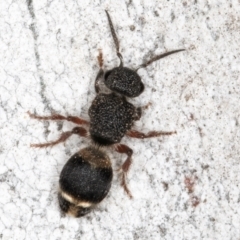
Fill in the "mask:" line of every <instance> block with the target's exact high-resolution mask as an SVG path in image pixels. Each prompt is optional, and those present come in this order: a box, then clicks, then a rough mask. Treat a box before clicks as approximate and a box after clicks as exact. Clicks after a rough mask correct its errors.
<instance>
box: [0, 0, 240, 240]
mask: <svg viewBox="0 0 240 240" xmlns="http://www.w3.org/2000/svg"><path fill="white" fill-rule="evenodd" d="M0 5H1V7H0V56H1V58H0V192H1V196H0V239H4V240H6V239H18V240H20V239H81V240H82V239H84V240H85V239H128V240H129V239H177V240H180V239H186V240H188V239H189V240H190V239H191V240H193V239H225V240H227V239H234V240H237V239H238V240H239V239H240V237H239V236H240V210H239V209H240V208H239V206H240V190H239V183H240V174H239V172H240V164H239V152H240V150H239V149H240V128H239V122H240V109H239V102H240V77H239V72H240V49H239V46H240V19H239V18H240V17H239V16H240V15H239V12H240V2H239V1H230V0H228V1H223V0H219V1H218V0H216V1H196V0H195V1H194V0H193V1H149V0H142V1H136V0H135V1H134V0H132V1H131V0H130V1H110V0H106V1H91V2H90V1H80V0H75V1H72V0H69V1H61V0H59V1H57V0H52V1H44V0H43V1H37V0H32V1H30V0H29V1H25V0H18V1H17V0H13V1H7V0H2V1H1V4H0ZM105 9H107V10H108V11H109V13H110V14H111V17H112V20H113V22H114V25H115V28H116V31H117V35H118V37H119V39H120V47H121V52H122V55H123V57H124V63H125V65H126V66H129V67H132V68H135V67H137V66H139V65H140V64H141V63H142V62H143V61H144V60H146V59H149V58H150V57H151V56H154V55H155V54H160V53H163V52H166V51H170V50H174V49H179V48H185V49H186V51H185V52H181V53H178V54H175V55H172V56H170V57H168V58H165V59H163V60H161V61H159V62H155V63H153V64H152V65H151V66H149V67H147V68H146V69H141V70H140V71H139V74H140V75H141V77H142V79H143V82H144V83H145V91H144V93H143V94H142V95H141V96H140V97H138V98H136V99H133V100H132V102H133V103H134V104H135V105H136V106H143V105H146V104H148V103H149V102H150V103H151V105H150V106H149V108H148V109H146V110H145V111H144V113H143V116H142V119H141V120H140V121H139V122H137V123H136V126H135V129H138V130H141V131H144V132H147V131H148V130H165V131H171V130H176V131H177V134H176V135H172V136H169V137H159V138H154V139H147V140H135V139H129V138H124V139H123V141H122V142H123V143H125V144H127V145H128V146H130V147H131V148H132V149H133V150H134V155H133V165H132V167H131V169H130V172H129V174H128V183H129V188H130V189H131V191H132V194H133V196H134V199H133V200H130V199H129V198H128V197H127V196H126V194H125V193H124V192H123V189H122V188H121V186H120V181H119V179H118V175H117V173H116V174H115V176H114V179H113V184H112V188H111V191H110V193H109V195H108V196H107V197H106V199H105V200H104V201H103V202H102V203H101V204H100V205H99V206H98V207H97V208H96V209H95V210H94V211H93V212H91V213H90V214H89V215H88V216H86V217H84V218H80V219H74V218H71V217H63V216H61V214H60V212H59V209H58V203H57V188H58V176H59V173H60V171H61V169H62V167H63V165H64V164H65V163H66V161H67V159H68V158H70V156H71V155H73V154H74V153H75V152H76V151H78V150H79V149H80V148H82V147H84V146H86V145H87V144H89V140H87V139H81V138H78V137H76V136H73V137H71V139H69V140H68V141H67V142H66V143H65V144H59V145H58V146H56V147H52V148H46V149H34V148H30V147H29V145H30V144H31V143H40V142H47V141H51V140H54V139H56V138H57V137H58V136H59V135H60V134H61V132H63V131H67V130H69V129H71V128H72V127H73V126H74V125H73V124H71V123H68V122H38V121H36V120H33V119H30V118H29V117H28V115H27V114H26V112H27V111H30V112H36V113H37V114H40V115H48V114H50V113H51V112H57V113H60V114H62V115H68V114H71V115H79V116H82V117H84V118H86V119H87V118H88V115H87V110H88V108H89V106H90V104H91V101H92V100H93V98H94V96H95V92H94V80H95V77H96V74H97V71H98V64H97V55H98V49H102V51H103V56H104V68H105V69H111V68H113V67H114V66H117V65H118V64H119V61H118V58H117V57H116V54H115V49H114V44H113V40H112V37H111V35H110V32H109V26H108V22H107V18H106V15H105V12H104V10H105ZM108 154H109V156H110V157H111V159H112V162H113V168H114V169H117V167H119V166H120V164H121V163H122V162H123V161H124V159H125V156H122V155H120V154H117V153H115V152H113V151H111V150H109V151H108Z"/></svg>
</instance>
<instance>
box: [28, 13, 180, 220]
mask: <svg viewBox="0 0 240 240" xmlns="http://www.w3.org/2000/svg"><path fill="white" fill-rule="evenodd" d="M106 14H107V18H108V22H109V25H110V30H111V34H112V36H113V40H114V43H115V47H116V53H117V56H118V57H119V59H120V65H119V67H115V68H113V69H112V70H109V71H106V72H105V73H104V71H103V58H102V53H101V52H100V54H99V57H98V63H99V67H100V70H99V72H98V74H97V77H96V80H95V90H96V93H97V95H96V97H95V99H94V100H93V102H92V104H91V106H90V108H89V111H88V114H89V117H90V120H89V121H87V120H84V119H82V118H79V117H76V116H67V117H65V116H62V115H58V114H53V115H51V116H37V115H35V114H30V113H29V116H30V117H31V118H35V119H38V120H67V121H71V122H73V123H75V124H78V125H80V126H78V127H74V128H73V129H72V131H68V132H64V133H62V135H61V136H60V138H59V139H58V140H56V141H53V142H49V143H42V144H32V145H31V147H40V148H42V147H48V146H53V145H56V144H58V143H61V142H64V141H66V140H67V139H68V138H69V137H70V136H71V135H73V134H77V135H79V136H81V137H88V136H89V137H90V139H91V141H92V143H91V144H90V146H89V147H87V148H83V149H81V150H80V151H79V152H77V153H75V154H74V155H73V156H72V157H71V158H70V159H69V160H68V161H67V163H66V164H65V166H64V167H63V169H62V172H61V174H60V180H59V193H58V200H59V206H60V208H61V210H62V212H63V213H67V214H70V215H72V216H75V217H81V216H84V215H86V214H87V213H89V212H90V211H91V209H92V208H93V207H94V206H95V205H96V204H98V203H99V202H101V201H102V200H103V199H104V198H105V197H106V195H107V194H108V192H109V189H110V187H111V182H112V176H113V171H112V166H111V161H110V159H109V157H108V156H107V154H106V153H105V151H104V148H106V147H109V146H111V147H112V148H113V149H114V150H115V151H117V152H118V153H123V154H126V155H127V158H126V160H125V162H124V163H123V164H122V166H121V169H120V171H121V176H122V177H121V185H122V186H123V188H124V191H125V192H126V193H127V194H128V196H129V197H132V195H131V192H130V190H129V189H128V187H127V183H126V174H127V172H128V170H129V167H130V165H131V162H132V154H133V151H132V149H131V148H129V147H128V146H127V145H124V144H121V143H120V142H121V139H122V137H123V136H124V135H127V136H128V137H133V138H141V139H143V138H150V137H158V136H161V135H171V134H174V133H176V132H175V131H172V132H161V131H151V132H148V133H142V132H139V131H136V130H133V129H132V127H133V125H134V122H135V121H137V120H139V119H140V118H141V111H142V108H141V107H135V106H134V105H133V104H131V103H130V102H128V100H127V98H133V97H137V96H139V95H140V94H141V93H142V92H143V90H144V85H143V83H142V81H141V78H140V76H139V75H138V73H137V70H138V69H139V68H144V67H147V66H148V65H149V64H151V63H152V62H154V61H157V60H159V59H161V58H163V57H166V56H168V55H170V54H173V53H176V52H179V51H184V49H180V50H175V51H171V52H167V53H164V54H161V55H158V56H155V57H153V58H152V59H150V60H149V61H147V62H145V63H143V64H142V65H140V66H139V68H138V69H136V70H132V69H129V68H127V67H124V66H123V60H122V59H123V58H122V55H121V53H120V52H119V41H118V38H117V36H116V33H115V30H114V27H113V24H112V21H111V18H110V15H109V14H108V12H107V11H106ZM101 81H103V82H104V84H105V85H106V87H107V88H109V89H110V90H111V92H110V93H102V92H101V89H100V82H101ZM83 126H84V127H83ZM86 128H87V129H88V130H87V129H86Z"/></svg>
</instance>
